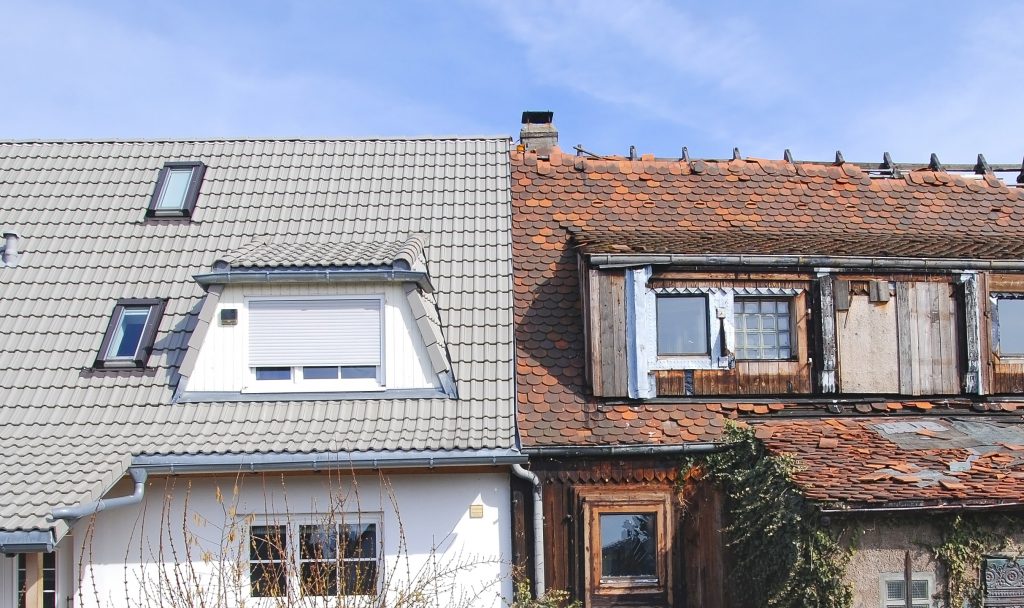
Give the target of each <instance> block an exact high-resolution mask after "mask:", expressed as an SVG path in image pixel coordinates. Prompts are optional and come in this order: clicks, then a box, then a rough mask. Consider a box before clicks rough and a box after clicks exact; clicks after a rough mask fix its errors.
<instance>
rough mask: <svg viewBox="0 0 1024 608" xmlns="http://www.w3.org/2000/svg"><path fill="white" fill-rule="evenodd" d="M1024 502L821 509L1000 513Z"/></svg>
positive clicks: (827, 511)
mask: <svg viewBox="0 0 1024 608" xmlns="http://www.w3.org/2000/svg"><path fill="white" fill-rule="evenodd" d="M1021 507H1024V502H1020V501H1013V502H997V503H991V504H987V505H971V504H962V503H960V504H956V503H939V504H934V505H917V506H912V507H852V508H838V509H820V512H821V514H822V515H856V514H860V513H925V512H936V511H998V510H1002V509H1019V508H1021Z"/></svg>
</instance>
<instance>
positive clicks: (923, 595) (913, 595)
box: [910, 580, 928, 600]
mask: <svg viewBox="0 0 1024 608" xmlns="http://www.w3.org/2000/svg"><path fill="white" fill-rule="evenodd" d="M910 599H914V600H926V599H928V581H923V580H917V581H911V582H910Z"/></svg>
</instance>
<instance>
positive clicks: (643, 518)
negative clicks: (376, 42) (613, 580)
mask: <svg viewBox="0 0 1024 608" xmlns="http://www.w3.org/2000/svg"><path fill="white" fill-rule="evenodd" d="M600 518H601V519H600V528H601V576H602V577H622V576H627V577H629V576H632V577H653V576H656V575H657V569H656V555H655V532H656V530H655V516H654V513H602V514H601V516H600Z"/></svg>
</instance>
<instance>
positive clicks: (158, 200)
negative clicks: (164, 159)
mask: <svg viewBox="0 0 1024 608" xmlns="http://www.w3.org/2000/svg"><path fill="white" fill-rule="evenodd" d="M205 172H206V165H204V164H203V163H201V162H199V161H175V162H169V163H166V164H165V165H164V166H163V168H162V169H160V176H159V177H158V178H157V180H156V189H155V190H154V191H153V197H152V198H151V199H150V201H149V209H148V210H147V211H146V215H148V216H150V217H189V216H191V215H192V211H193V210H194V209H195V206H196V200H197V199H198V198H199V187H200V186H201V185H202V183H203V174H204V173H205Z"/></svg>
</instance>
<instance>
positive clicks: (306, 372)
mask: <svg viewBox="0 0 1024 608" xmlns="http://www.w3.org/2000/svg"><path fill="white" fill-rule="evenodd" d="M302 377H303V378H304V379H305V380H337V379H338V368H337V366H333V365H332V366H330V367H303V368H302Z"/></svg>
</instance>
